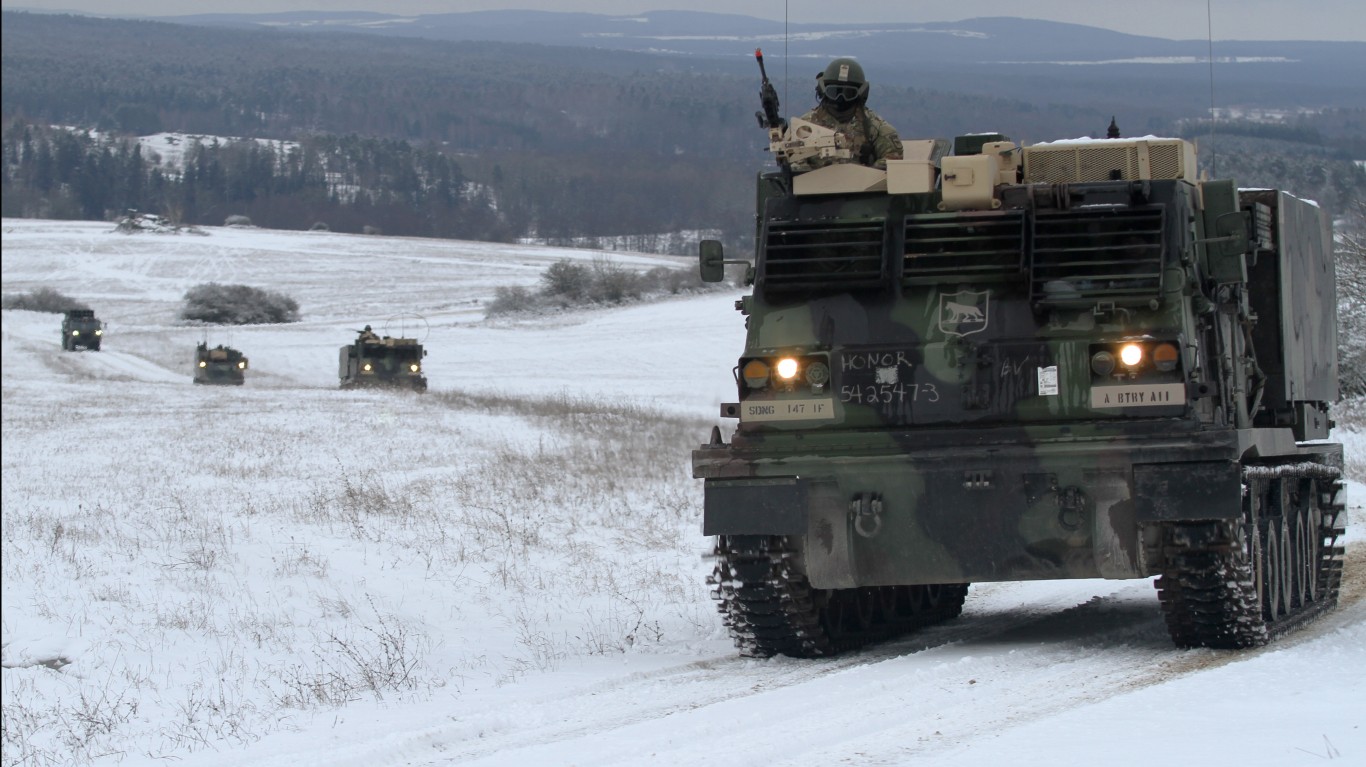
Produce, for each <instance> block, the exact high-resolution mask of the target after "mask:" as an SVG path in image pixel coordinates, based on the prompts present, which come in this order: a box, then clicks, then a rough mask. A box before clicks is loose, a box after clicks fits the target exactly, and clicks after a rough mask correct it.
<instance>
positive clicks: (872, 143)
mask: <svg viewBox="0 0 1366 767" xmlns="http://www.w3.org/2000/svg"><path fill="white" fill-rule="evenodd" d="M816 95H817V97H819V98H820V104H819V105H818V106H817V107H816V108H815V109H813V110H811V111H810V112H807V113H806V114H804V115H802V118H801V119H803V120H807V121H809V122H813V123H815V124H817V125H820V126H822V127H825V128H830V129H832V130H836V131H839V132H840V133H843V134H844V135H845V136H846V137H847V138H848V139H849V142H850V147H851V149H852V150H853V152H854V159H853V162H858V163H860V164H862V165H867V166H870V167H873V168H878V169H886V167H887V161H888V160H900V159H902V152H903V149H902V147H901V137H900V136H898V135H897V133H896V128H893V127H892V126H891V124H890V123H888V122H887V121H886V120H884V119H882V118H881V117H878V115H877V113H876V112H874V111H873V110H871V109H869V108H868V107H867V105H866V104H867V101H868V81H867V80H866V79H864V77H863V67H862V66H860V65H859V63H858V62H857V61H854V60H853V59H846V58H839V59H835V60H834V61H832V62H830V65H829V66H827V67H826V68H825V71H824V72H821V73H820V74H818V75H816ZM835 162H839V161H838V160H829V159H823V158H812V159H811V160H808V161H806V162H804V163H802V167H798V168H796V169H797V170H815V169H816V168H820V167H822V166H825V165H830V164H833V163H835Z"/></svg>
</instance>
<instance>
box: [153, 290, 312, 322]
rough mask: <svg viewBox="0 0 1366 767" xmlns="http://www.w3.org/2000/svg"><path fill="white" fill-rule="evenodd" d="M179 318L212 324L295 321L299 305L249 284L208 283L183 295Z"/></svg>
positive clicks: (296, 320) (292, 300)
mask: <svg viewBox="0 0 1366 767" xmlns="http://www.w3.org/2000/svg"><path fill="white" fill-rule="evenodd" d="M180 317H181V319H184V320H189V321H191V322H205V323H211V324H215V325H255V324H263V323H281V322H298V321H299V303H298V302H297V301H295V300H294V299H292V298H290V297H289V296H286V295H284V294H282V293H276V292H274V291H269V290H262V289H260V288H253V287H251V286H249V285H220V284H218V283H216V282H208V283H205V284H203V285H196V286H194V287H193V288H190V289H189V290H188V291H187V292H186V293H185V308H184V309H182V310H181V312H180Z"/></svg>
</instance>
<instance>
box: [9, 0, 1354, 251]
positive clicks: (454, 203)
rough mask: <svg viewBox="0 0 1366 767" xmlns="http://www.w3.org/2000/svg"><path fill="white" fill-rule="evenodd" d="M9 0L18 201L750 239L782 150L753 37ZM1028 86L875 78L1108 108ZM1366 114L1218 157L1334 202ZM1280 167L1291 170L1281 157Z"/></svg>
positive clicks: (586, 234)
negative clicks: (80, 11) (1038, 93)
mask: <svg viewBox="0 0 1366 767" xmlns="http://www.w3.org/2000/svg"><path fill="white" fill-rule="evenodd" d="M3 22H4V23H3V25H0V36H2V38H3V39H2V42H3V45H2V46H0V58H2V59H3V68H2V69H0V78H2V79H3V87H2V88H0V120H2V121H3V126H4V132H5V139H4V140H5V160H6V162H5V165H6V167H5V169H4V183H5V189H4V192H5V196H4V197H5V199H4V211H5V215H25V216H35V215H40V216H52V217H63V218H73V217H79V218H101V217H106V216H108V215H110V214H111V213H112V214H117V213H119V212H121V211H123V210H124V209H127V208H138V209H142V210H149V211H153V212H157V213H160V214H163V215H170V216H173V217H180V218H182V219H183V220H184V222H185V223H198V224H220V223H222V222H223V220H224V219H225V217H226V216H228V215H234V214H238V215H246V216H249V217H250V218H251V219H252V221H253V222H255V223H256V224H258V225H262V226H271V227H280V228H294V229H299V228H307V227H310V226H312V225H313V224H314V223H316V222H324V223H327V224H328V225H329V226H331V227H332V228H334V229H337V230H339V231H364V230H365V227H366V226H370V227H374V228H379V229H381V230H383V231H384V232H385V233H386V234H401V235H421V236H436V237H468V238H477V239H487V240H501V241H507V240H512V239H516V238H522V237H531V238H539V239H542V240H547V241H555V242H583V241H589V240H592V239H595V238H596V239H599V240H606V239H609V238H623V237H635V238H639V239H640V241H642V242H645V243H651V242H654V243H659V244H660V245H661V246H664V243H665V242H666V241H670V240H669V238H667V235H668V234H669V233H676V232H686V231H696V230H708V231H711V232H717V231H719V232H720V233H721V236H722V238H723V239H724V240H726V241H727V246H728V247H729V248H732V249H733V250H734V251H735V252H737V253H739V252H745V251H746V250H747V249H748V248H749V247H750V245H751V244H752V243H751V241H750V240H751V238H752V235H753V213H754V210H753V204H754V203H753V200H754V194H753V177H754V174H755V173H756V172H758V171H760V170H764V169H770V168H772V167H773V165H772V161H771V158H769V157H768V156H767V155H766V154H765V153H764V151H763V149H764V148H765V147H766V144H767V137H766V134H765V133H764V132H763V131H761V130H759V129H758V127H757V125H756V123H755V120H754V116H753V112H754V110H755V109H756V108H757V107H758V98H757V96H758V82H757V79H758V78H757V72H756V71H754V70H755V67H754V64H753V59H752V57H750V56H749V55H748V51H746V52H743V53H744V55H737V56H736V57H734V58H727V59H719V58H718V59H707V58H699V57H694V58H690V59H684V58H682V57H670V56H666V55H646V54H636V53H628V52H622V51H606V50H598V49H592V48H586V47H584V48H556V47H551V46H537V45H512V44H503V43H487V42H482V43H481V42H465V43H451V42H440V41H433V40H422V39H417V38H405V39H390V38H381V37H371V36H363V35H347V34H341V33H327V34H321V33H312V34H309V33H297V32H288V33H287V32H280V31H272V30H260V29H254V30H244V29H222V28H203V27H189V26H182V25H174V24H166V23H160V22H146V21H128V20H116V19H96V18H88V17H77V16H61V15H39V14H28V13H16V12H9V11H7V12H5V13H4V14H3ZM339 50H344V51H345V55H338V51H339ZM813 71H814V66H813ZM798 82H802V83H809V81H808V80H807V79H806V77H804V76H803V77H801V78H798ZM781 94H782V97H783V99H784V104H783V106H784V111H785V113H786V114H800V113H801V112H803V111H804V110H805V109H806V108H808V107H809V106H811V105H812V103H813V101H814V98H813V93H812V90H811V88H809V87H807V85H802V86H800V87H794V88H793V89H792V90H791V92H789V91H788V89H787V88H786V87H784V88H783V89H782V91H781ZM1027 95H1028V94H1023V93H1022V94H1021V98H1018V99H1012V98H1005V97H1000V96H990V97H988V96H975V95H968V94H960V93H950V92H944V91H936V90H933V89H929V88H900V87H893V86H890V85H887V84H885V83H881V82H879V81H877V80H876V78H874V92H873V104H874V106H875V108H876V109H877V111H878V112H879V113H880V114H882V115H883V116H884V117H886V118H887V119H888V120H890V121H891V122H892V124H893V125H895V126H896V127H897V128H898V130H899V131H900V133H901V135H902V136H903V137H906V138H913V137H952V136H955V135H961V134H965V133H977V132H983V131H996V130H1000V131H1003V132H1005V133H1006V134H1007V135H1010V136H1011V137H1012V138H1015V139H1017V140H1024V141H1028V142H1034V141H1046V140H1053V139H1058V138H1069V137H1076V136H1080V135H1092V136H1098V135H1103V131H1104V130H1105V126H1106V125H1107V124H1108V123H1109V120H1110V117H1111V112H1110V111H1108V110H1106V111H1103V112H1102V111H1099V110H1098V109H1096V108H1093V107H1088V106H1086V105H1079V104H1058V103H1048V104H1042V103H1031V102H1030V101H1029V100H1028V99H1027ZM1144 98H1147V99H1160V98H1161V94H1148V93H1144V94H1135V95H1134V96H1133V98H1132V99H1131V100H1133V101H1134V102H1135V103H1134V104H1133V110H1134V112H1135V114H1144V115H1147V116H1146V117H1143V118H1138V117H1135V118H1133V119H1132V120H1128V119H1123V116H1121V117H1122V119H1121V125H1122V127H1123V129H1124V131H1125V135H1143V134H1156V135H1174V134H1175V133H1176V131H1177V130H1178V128H1177V126H1176V124H1174V123H1173V122H1172V121H1170V120H1168V119H1166V118H1165V117H1159V115H1164V114H1168V113H1169V112H1170V110H1169V109H1166V107H1169V105H1164V104H1162V103H1161V102H1160V101H1151V102H1149V101H1143V100H1142V99H1144ZM1164 110H1165V111H1164ZM1140 120H1141V122H1140ZM1362 125H1366V114H1364V113H1363V112H1362V111H1361V110H1355V111H1353V110H1336V111H1324V112H1320V113H1306V114H1304V115H1302V116H1301V117H1300V118H1298V121H1297V122H1296V124H1295V125H1294V126H1293V127H1291V128H1286V129H1280V130H1272V129H1263V128H1258V127H1257V126H1255V125H1247V126H1244V128H1243V130H1242V132H1241V135H1239V136H1238V138H1240V139H1243V140H1246V141H1248V142H1255V143H1249V144H1247V146H1249V147H1252V148H1251V149H1249V150H1248V151H1247V152H1244V153H1243V155H1242V156H1243V159H1244V160H1246V161H1247V162H1245V163H1244V164H1243V165H1241V166H1233V165H1227V166H1226V164H1225V160H1224V157H1225V155H1224V154H1220V155H1219V170H1220V172H1221V174H1224V175H1227V174H1226V173H1224V169H1225V167H1228V168H1230V169H1234V170H1238V171H1240V172H1241V173H1240V174H1239V175H1238V176H1237V178H1238V180H1239V181H1240V182H1246V183H1255V184H1259V185H1267V186H1278V187H1283V188H1287V189H1288V190H1289V191H1292V192H1295V193H1297V194H1300V195H1302V196H1309V197H1313V198H1315V199H1319V200H1320V202H1323V203H1324V204H1325V206H1326V207H1329V208H1330V210H1332V211H1334V212H1336V211H1338V210H1340V209H1341V206H1343V205H1346V204H1347V203H1348V201H1350V200H1351V199H1353V198H1359V197H1360V196H1361V190H1362V189H1363V188H1366V181H1363V179H1362V178H1361V173H1360V168H1359V167H1358V166H1356V165H1355V164H1354V163H1353V162H1352V159H1353V152H1355V151H1356V150H1357V149H1359V148H1361V147H1362V144H1361V142H1362V139H1361V136H1362V135H1363V132H1366V131H1364V130H1363V128H1362ZM48 126H74V127H75V128H77V130H74V131H59V130H54V129H51V128H49V127H48ZM1189 129H1190V130H1191V131H1192V132H1197V131H1199V130H1200V129H1201V126H1199V125H1194V126H1191V127H1190V128H1189ZM1218 129H1219V131H1220V132H1221V133H1222V134H1225V135H1230V136H1231V135H1233V133H1234V132H1235V131H1237V130H1238V126H1236V125H1231V124H1227V123H1225V124H1221V125H1219V127H1218ZM161 131H179V132H185V133H191V134H202V135H217V136H240V137H244V138H246V139H261V140H263V142H264V143H263V142H256V141H252V142H247V141H222V142H220V143H219V144H217V145H214V144H212V143H209V144H206V145H204V146H203V147H202V148H200V149H199V150H197V152H196V153H195V154H193V155H192V156H189V157H187V162H186V165H185V168H184V170H183V172H181V171H174V172H173V171H171V170H169V169H166V168H164V167H158V166H157V165H156V163H154V162H152V161H151V159H150V158H147V157H145V156H140V155H139V152H140V150H139V149H138V148H137V147H136V146H134V145H133V143H132V142H131V140H130V137H133V136H137V135H149V134H153V133H157V132H161ZM25 132H27V133H28V135H29V139H28V141H27V143H25V141H24V139H23V135H24V133H25ZM266 140H268V141H266ZM282 142H288V143H282ZM26 147H27V148H26ZM1306 147H1307V148H1308V149H1306ZM44 152H46V156H45V155H44ZM1221 152H1222V150H1221ZM58 155H60V156H61V159H60V161H59V160H58ZM1311 166H1312V167H1311ZM1277 172H1283V173H1284V177H1283V178H1284V179H1287V180H1288V181H1290V182H1291V183H1285V182H1284V181H1282V178H1277V177H1268V176H1270V175H1271V174H1275V173H1277ZM1243 173H1246V174H1248V175H1251V176H1255V178H1253V177H1244V175H1243ZM1300 184H1303V185H1304V187H1305V188H1297V186H1296V185H1300ZM1323 190H1328V191H1327V192H1323Z"/></svg>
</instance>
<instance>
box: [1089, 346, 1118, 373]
mask: <svg viewBox="0 0 1366 767" xmlns="http://www.w3.org/2000/svg"><path fill="white" fill-rule="evenodd" d="M1091 372H1093V373H1095V374H1096V375H1098V376H1100V377H1101V378H1104V377H1106V376H1108V375H1110V374H1111V373H1113V372H1115V355H1113V354H1111V353H1109V352H1107V351H1099V352H1096V353H1095V354H1093V355H1091Z"/></svg>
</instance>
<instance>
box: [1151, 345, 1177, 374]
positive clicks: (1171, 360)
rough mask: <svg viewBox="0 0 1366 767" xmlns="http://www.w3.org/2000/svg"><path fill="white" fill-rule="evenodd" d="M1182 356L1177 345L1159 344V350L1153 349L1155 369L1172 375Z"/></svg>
mask: <svg viewBox="0 0 1366 767" xmlns="http://www.w3.org/2000/svg"><path fill="white" fill-rule="evenodd" d="M1180 356H1181V355H1180V352H1179V351H1177V348H1176V344H1158V346H1157V348H1156V349H1153V367H1155V368H1157V369H1158V370H1161V371H1162V372H1163V373H1170V372H1171V371H1173V370H1175V369H1176V363H1177V362H1178V361H1179V359H1180Z"/></svg>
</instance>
